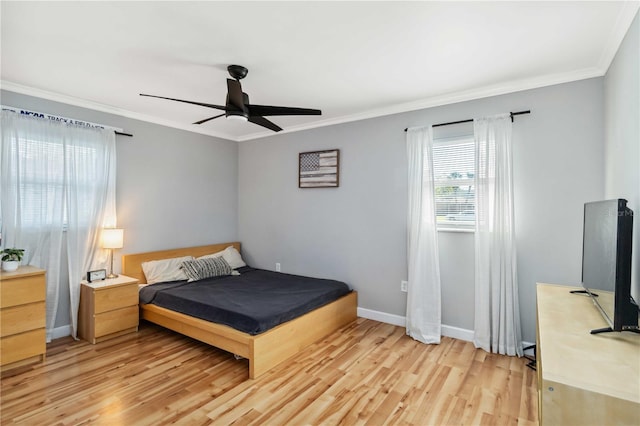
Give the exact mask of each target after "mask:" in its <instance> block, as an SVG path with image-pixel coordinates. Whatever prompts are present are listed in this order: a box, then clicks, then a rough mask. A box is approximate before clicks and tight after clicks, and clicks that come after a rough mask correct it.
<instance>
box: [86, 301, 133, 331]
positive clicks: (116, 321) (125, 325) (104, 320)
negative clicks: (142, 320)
mask: <svg viewBox="0 0 640 426" xmlns="http://www.w3.org/2000/svg"><path fill="white" fill-rule="evenodd" d="M138 315H139V313H138V305H135V306H129V307H127V308H123V309H116V310H115V311H109V312H105V313H102V314H97V315H96V316H95V338H98V337H102V336H106V335H108V334H112V333H116V332H119V331H122V330H126V329H129V328H136V327H138Z"/></svg>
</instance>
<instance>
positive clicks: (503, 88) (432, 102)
mask: <svg viewBox="0 0 640 426" xmlns="http://www.w3.org/2000/svg"><path fill="white" fill-rule="evenodd" d="M605 72H606V68H601V67H592V68H585V69H581V70H577V71H571V72H567V73H559V74H552V75H547V76H543V77H535V78H530V79H522V80H514V81H510V82H504V83H500V84H496V85H491V86H486V87H482V88H479V89H473V90H466V91H460V92H455V93H449V94H445V95H440V96H433V97H429V98H425V99H421V100H418V101H413V102H407V103H403V104H397V105H392V106H389V107H384V108H376V109H371V110H368V111H364V112H361V113H358V114H351V115H345V116H340V117H334V118H328V119H326V120H318V121H314V122H312V123H308V124H301V125H297V126H291V127H288V128H287V129H284V130H282V131H280V132H278V133H273V132H268V131H264V132H262V131H261V132H256V133H250V134H248V135H244V136H237V137H236V136H231V135H228V134H224V133H218V132H213V131H210V130H207V129H203V128H194V126H192V125H185V124H181V123H176V122H173V121H170V120H165V119H162V118H158V117H153V116H149V115H146V114H140V113H136V112H132V111H128V110H124V109H120V108H115V107H112V106H109V105H104V104H100V103H97V102H92V101H87V100H84V99H79V98H75V97H72V96H67V95H62V94H59V93H54V92H48V91H45V90H41V89H35V88H32V87H28V86H23V85H20V84H16V83H12V82H8V81H5V80H1V81H0V87H1V88H2V89H5V90H9V91H12V92H17V93H21V94H24V95H29V96H35V97H39V98H44V99H48V100H51V101H55V102H62V103H65V104H70V105H75V106H79V107H83V108H88V109H93V110H96V111H101V112H106V113H109V114H115V115H120V116H123V117H127V118H132V119H135V120H141V121H146V122H150V123H155V124H159V125H162V126H167V127H173V128H176V129H180V130H186V131H188V132H194V133H200V134H203V135H208V136H213V137H216V138H221V139H227V140H231V141H234V142H245V141H250V140H255V139H263V138H267V137H273V136H276V135H281V134H284V133H294V132H300V131H303V130H311V129H316V128H320V127H326V126H333V125H336V124H344V123H351V122H354V121H360V120H367V119H370V118H377V117H383V116H386V115H393V114H400V113H404V112H410V111H417V110H421V109H426V108H433V107H437V106H443V105H449V104H453V103H458V102H466V101H472V100H476V99H481V98H488V97H491V96H499V95H505V94H509V93H515V92H520V91H524V90H531V89H538V88H541V87H546V86H553V85H556V84H562V83H569V82H572V81H578V80H584V79H588V78H594V77H601V76H603V75H604V74H605Z"/></svg>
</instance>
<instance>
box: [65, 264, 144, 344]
mask: <svg viewBox="0 0 640 426" xmlns="http://www.w3.org/2000/svg"><path fill="white" fill-rule="evenodd" d="M139 316H140V315H139V312H138V280H137V279H136V278H131V277H127V276H126V275H120V276H119V277H118V278H113V279H107V280H103V281H96V282H92V283H88V282H86V281H83V282H82V285H81V286H80V312H79V313H78V335H79V337H80V338H82V339H84V340H87V341H89V342H91V343H94V344H95V343H98V342H100V341H103V340H107V339H110V338H112V337H117V336H120V335H122V334H126V333H132V332H135V331H137V330H138V318H139Z"/></svg>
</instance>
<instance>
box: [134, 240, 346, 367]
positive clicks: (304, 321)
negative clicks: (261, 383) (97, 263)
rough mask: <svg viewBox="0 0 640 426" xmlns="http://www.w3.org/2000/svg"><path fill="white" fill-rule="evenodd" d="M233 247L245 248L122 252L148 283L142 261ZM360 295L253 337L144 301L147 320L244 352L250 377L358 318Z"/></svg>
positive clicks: (143, 314) (142, 309) (219, 246)
mask: <svg viewBox="0 0 640 426" xmlns="http://www.w3.org/2000/svg"><path fill="white" fill-rule="evenodd" d="M230 245H232V246H234V247H235V248H236V249H237V250H238V251H240V243H239V242H231V243H222V244H212V245H207V246H199V247H187V248H180V249H172V250H161V251H154V252H147V253H139V254H127V255H123V256H122V273H123V274H125V275H127V276H130V277H135V278H137V279H138V280H139V281H140V283H141V284H144V283H146V282H147V281H146V278H145V276H144V273H143V271H142V263H143V262H148V261H150V260H160V259H169V258H172V257H179V256H189V255H191V256H194V257H199V256H203V255H205V254H210V253H215V252H218V251H222V250H224V249H225V248H227V247H229V246H230ZM356 311H357V294H356V292H355V291H354V292H351V293H349V294H347V295H346V296H343V297H341V298H340V299H338V300H336V301H334V302H332V303H329V304H328V305H325V306H322V307H320V308H318V309H316V310H314V311H311V312H309V313H307V314H305V315H303V316H301V317H298V318H296V319H293V320H291V321H288V322H286V323H284V324H280V325H279V326H277V327H275V328H272V329H271V330H268V331H266V332H264V333H261V334H258V335H255V336H252V335H250V334H247V333H243V332H241V331H238V330H236V329H234V328H231V327H228V326H226V325H221V324H216V323H212V322H209V321H205V320H202V319H199V318H194V317H191V316H189V315H185V314H182V313H179V312H174V311H171V310H169V309H165V308H161V307H158V306H154V305H151V304H140V316H141V318H143V319H145V320H147V321H150V322H153V323H155V324H158V325H161V326H163V327H166V328H168V329H171V330H173V331H176V332H178V333H181V334H184V335H186V336H189V337H192V338H194V339H197V340H200V341H202V342H205V343H208V344H210V345H212V346H215V347H217V348H220V349H223V350H225V351H228V352H231V353H233V354H236V355H240V356H242V357H244V358H247V359H248V360H249V378H251V379H255V378H257V377H258V376H260V375H262V374H264V373H266V372H267V371H269V370H270V369H271V368H273V367H275V366H276V365H278V364H280V363H281V362H283V361H285V360H287V359H288V358H290V357H292V356H293V355H295V354H297V353H298V352H300V351H301V350H302V349H304V348H306V347H307V346H308V345H310V344H312V343H314V342H316V341H318V340H320V339H321V338H323V337H325V336H327V335H328V334H330V333H332V332H333V331H335V330H337V329H338V328H340V327H342V326H344V325H346V324H349V323H350V322H352V321H354V320H355V319H356V317H357V314H356Z"/></svg>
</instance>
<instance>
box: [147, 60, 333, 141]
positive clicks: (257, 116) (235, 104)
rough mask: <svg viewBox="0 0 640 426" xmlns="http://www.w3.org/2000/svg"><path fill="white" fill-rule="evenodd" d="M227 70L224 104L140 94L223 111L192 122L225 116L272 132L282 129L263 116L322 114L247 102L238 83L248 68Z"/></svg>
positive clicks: (245, 74) (228, 68)
mask: <svg viewBox="0 0 640 426" xmlns="http://www.w3.org/2000/svg"><path fill="white" fill-rule="evenodd" d="M227 71H229V75H230V76H231V77H233V80H232V79H230V78H228V79H227V99H226V102H225V105H224V106H221V105H215V104H208V103H204V102H194V101H187V100H183V99H176V98H167V97H164V96H156V95H146V94H144V93H140V96H148V97H151V98H159V99H166V100H169V101H176V102H183V103H186V104H192V105H199V106H203V107H207V108H213V109H218V110H222V111H224V113H223V114H219V115H215V116H213V117H209V118H205V119H203V120H199V121H196V122H195V123H193V124H203V123H206V122H208V121H211V120H213V119H215V118H218V117H222V116H225V117H226V118H227V119H229V120H242V121H250V122H251V123H254V124H257V125H258V126H262V127H265V128H267V129H269V130H273V131H274V132H279V131H281V130H282V128H281V127H280V126H278V125H277V124H275V123H273V122H271V121H269V120H267V119H266V118H264V117H265V116H275V115H321V114H322V111H320V110H319V109H311V108H295V107H283V106H273V105H252V104H250V103H249V95H247V94H246V93H244V92H243V91H242V86H241V85H240V80H242V79H243V78H245V77H246V76H247V74H248V73H249V70H248V69H247V68H245V67H243V66H242V65H229V66H228V67H227Z"/></svg>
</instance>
